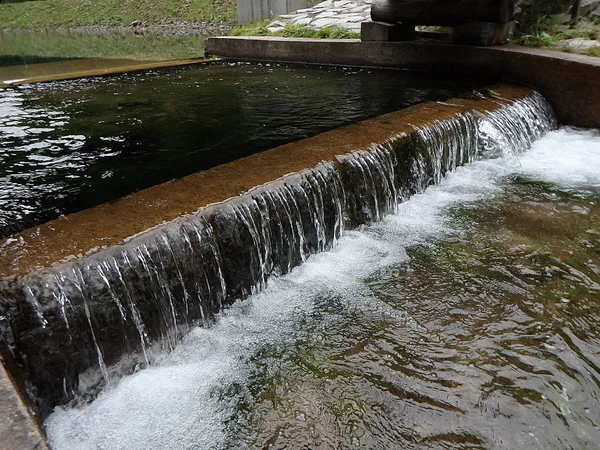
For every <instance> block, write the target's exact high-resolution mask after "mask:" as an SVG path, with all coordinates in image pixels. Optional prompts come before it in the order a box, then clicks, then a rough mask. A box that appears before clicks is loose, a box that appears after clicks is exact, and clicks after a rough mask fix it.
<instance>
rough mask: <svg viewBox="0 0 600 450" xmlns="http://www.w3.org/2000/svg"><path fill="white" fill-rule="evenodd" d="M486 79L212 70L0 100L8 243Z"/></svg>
mask: <svg viewBox="0 0 600 450" xmlns="http://www.w3.org/2000/svg"><path fill="white" fill-rule="evenodd" d="M486 84H489V80H481V79H479V80H473V79H468V78H465V77H452V76H450V75H448V74H437V75H436V74H426V73H411V72H406V71H397V70H364V69H342V68H340V69H336V68H316V67H302V66H286V65H279V64H273V65H271V64H250V63H223V62H215V63H208V64H203V65H194V66H186V67H180V68H172V69H161V70H153V71H146V72H140V73H130V74H125V75H120V76H112V77H104V78H88V79H82V80H77V81H62V82H53V83H46V84H32V85H24V86H18V87H14V88H10V89H4V90H0V236H5V235H8V234H10V233H14V232H16V231H20V230H22V229H24V228H27V227H30V226H34V225H37V224H40V223H43V222H45V221H48V220H51V219H55V218H57V217H59V216H61V215H64V214H69V213H72V212H75V211H79V210H82V209H85V208H89V207H91V206H95V205H98V204H100V203H104V202H107V201H111V200H114V199H117V198H120V197H122V196H124V195H127V194H130V193H132V192H135V191H138V190H140V189H143V188H146V187H149V186H153V185H156V184H158V183H162V182H165V181H168V180H172V179H174V178H178V177H182V176H185V175H188V174H191V173H194V172H197V171H200V170H203V169H207V168H210V167H213V166H216V165H218V164H222V163H225V162H228V161H232V160H234V159H237V158H240V157H243V156H247V155H250V154H253V153H256V152H259V151H263V150H266V149H269V148H272V147H275V146H277V145H281V144H284V143H287V142H291V141H295V140H298V139H302V138H305V137H308V136H312V135H315V134H318V133H321V132H324V131H326V130H330V129H333V128H336V127H339V126H342V125H347V124H351V123H355V122H357V121H359V120H363V119H366V118H369V117H373V116H376V115H380V114H383V113H386V112H390V111H394V110H397V109H401V108H404V107H406V106H409V105H412V104H415V103H419V102H423V101H427V100H445V99H447V98H449V97H452V96H454V95H456V94H457V93H459V92H463V91H467V90H470V89H473V88H476V87H482V86H484V85H486Z"/></svg>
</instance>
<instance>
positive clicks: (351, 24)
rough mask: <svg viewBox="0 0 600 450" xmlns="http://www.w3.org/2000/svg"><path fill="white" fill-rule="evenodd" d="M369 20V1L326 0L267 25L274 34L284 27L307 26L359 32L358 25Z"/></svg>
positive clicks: (280, 17) (283, 16) (285, 15)
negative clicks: (340, 28)
mask: <svg viewBox="0 0 600 450" xmlns="http://www.w3.org/2000/svg"><path fill="white" fill-rule="evenodd" d="M368 20H371V0H337V1H336V0H327V1H324V2H321V3H319V4H318V5H315V6H313V7H312V8H306V9H299V10H298V11H296V12H295V13H293V14H284V15H282V16H279V18H278V19H277V20H276V21H275V22H273V23H271V24H269V26H268V27H267V28H268V29H269V31H271V32H276V31H280V30H282V29H283V27H284V26H286V25H308V26H311V27H314V28H325V27H343V28H347V29H349V30H351V31H356V32H360V24H361V23H362V22H366V21H368Z"/></svg>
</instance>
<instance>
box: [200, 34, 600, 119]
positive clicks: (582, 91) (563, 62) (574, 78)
mask: <svg viewBox="0 0 600 450" xmlns="http://www.w3.org/2000/svg"><path fill="white" fill-rule="evenodd" d="M205 51H206V53H207V54H209V55H218V56H222V57H226V58H234V59H248V60H261V61H281V62H302V63H309V64H310V63H313V64H333V65H347V66H360V67H396V68H403V69H415V70H438V71H448V70H450V71H454V72H457V73H468V74H474V75H482V76H497V77H501V78H504V79H506V80H509V81H517V82H520V83H525V84H528V85H530V86H534V87H535V88H537V89H538V90H539V91H540V92H541V93H542V94H543V95H544V96H545V97H546V98H547V99H548V100H549V101H550V103H551V104H552V106H553V107H554V110H555V112H556V115H557V117H558V120H559V122H560V123H562V124H564V125H574V126H579V127H587V128H600V83H598V80H600V58H594V57H592V56H586V55H576V54H570V53H564V52H558V51H552V50H546V49H536V48H530V47H521V46H516V45H502V46H491V47H477V46H467V45H455V44H447V43H442V42H424V41H411V42H360V41H359V40H355V39H345V40H333V39H282V38H272V37H220V38H209V39H207V41H206V42H205Z"/></svg>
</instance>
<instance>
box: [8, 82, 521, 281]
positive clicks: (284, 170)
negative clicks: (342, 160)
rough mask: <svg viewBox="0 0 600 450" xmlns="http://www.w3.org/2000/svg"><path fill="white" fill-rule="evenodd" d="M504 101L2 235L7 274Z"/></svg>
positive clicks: (422, 108)
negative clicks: (458, 114) (423, 126)
mask: <svg viewBox="0 0 600 450" xmlns="http://www.w3.org/2000/svg"><path fill="white" fill-rule="evenodd" d="M493 90H494V92H496V94H497V95H498V98H502V99H506V100H507V101H508V100H512V99H519V98H523V97H525V96H527V95H529V94H531V90H530V89H529V88H523V87H517V86H508V85H503V86H496V87H494V88H493ZM498 107H500V103H495V102H493V101H490V100H485V99H482V98H472V99H466V98H462V99H452V100H448V101H446V102H444V103H435V102H428V103H423V104H419V105H415V106H412V107H409V108H406V109H403V110H400V111H396V112H392V113H389V114H385V115H382V116H379V117H375V118H373V119H369V120H365V121H362V122H359V123H356V124H353V125H349V126H346V127H343V128H338V129H335V130H332V131H329V132H326V133H322V134H319V135H317V136H314V137H311V138H308V139H303V140H300V141H297V142H292V143H290V144H286V145H282V146H280V147H276V148H274V149H271V150H267V151H264V152H261V153H256V154H254V155H251V156H248V157H245V158H240V159H238V160H235V161H232V162H230V163H227V164H223V165H220V166H217V167H213V168H211V169H209V170H205V171H202V172H198V173H194V174H192V175H188V176H186V177H183V178H180V179H177V180H173V181H170V182H167V183H163V184H160V185H157V186H153V187H151V188H148V189H144V190H142V191H139V192H137V193H134V194H131V195H129V196H126V197H123V198H121V199H118V200H115V201H113V202H109V203H105V204H103V205H99V206H97V207H94V208H90V209H87V210H83V211H80V212H77V213H74V214H71V215H68V216H66V217H62V218H60V219H56V220H53V221H51V222H48V223H46V224H43V225H40V226H37V227H33V228H30V229H28V230H25V231H23V232H21V233H18V234H15V235H12V236H9V237H8V238H6V239H4V240H0V281H1V280H2V279H5V278H7V277H10V276H21V275H26V274H28V273H31V272H33V271H35V270H40V269H43V268H44V267H51V266H53V265H57V264H60V263H63V262H68V261H74V260H78V259H81V258H84V257H86V256H89V255H91V254H94V253H98V252H100V251H102V250H103V249H105V248H108V247H110V246H113V245H118V244H122V243H123V242H124V241H125V240H126V239H127V238H128V237H131V236H134V235H136V234H139V233H141V232H143V231H145V230H148V229H150V228H152V227H156V226H158V225H161V224H163V223H166V222H169V221H171V220H174V219H175V218H177V217H180V216H182V215H184V214H192V213H195V212H196V211H198V210H199V209H200V208H202V207H205V206H207V205H211V204H214V203H219V202H223V201H225V200H227V199H228V198H231V197H236V196H239V195H241V194H243V193H245V192H248V191H249V190H250V189H252V188H253V187H255V186H260V185H263V184H265V183H268V182H273V181H275V180H278V179H280V178H282V177H283V176H285V175H288V174H291V173H296V172H301V171H303V170H305V169H312V168H314V167H315V166H317V165H318V164H320V163H321V162H323V161H331V162H333V163H335V162H336V158H337V157H338V156H339V155H343V154H347V153H351V152H353V151H358V150H363V149H368V148H369V147H370V146H371V145H372V144H373V143H385V142H386V141H388V140H390V139H392V138H395V137H397V136H398V135H402V134H405V135H410V134H412V133H414V132H415V126H420V125H425V124H427V123H431V122H433V121H435V120H443V119H444V118H448V117H451V116H454V115H455V114H456V113H458V112H463V111H473V110H476V111H482V112H484V111H489V110H494V109H497V108H498Z"/></svg>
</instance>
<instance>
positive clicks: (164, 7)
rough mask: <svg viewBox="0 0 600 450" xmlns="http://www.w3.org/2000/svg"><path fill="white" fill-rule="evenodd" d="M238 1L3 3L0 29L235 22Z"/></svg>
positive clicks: (35, 0)
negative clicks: (136, 23)
mask: <svg viewBox="0 0 600 450" xmlns="http://www.w3.org/2000/svg"><path fill="white" fill-rule="evenodd" d="M235 11H236V8H235V0H103V1H99V0H32V1H25V2H16V3H0V29H5V30H6V29H30V30H31V29H38V30H40V29H41V30H47V29H54V28H73V27H85V26H93V25H102V26H129V25H131V23H132V22H134V21H138V22H140V23H141V24H143V25H160V24H165V23H170V22H172V21H175V22H178V21H181V22H211V23H226V24H233V23H234V22H235V19H236V15H235V14H236V13H235Z"/></svg>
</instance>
